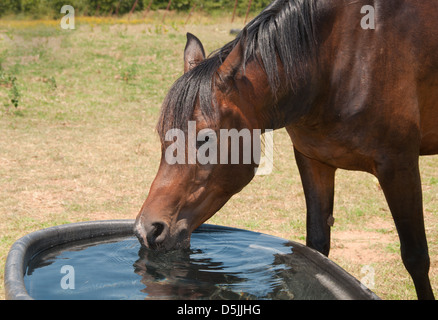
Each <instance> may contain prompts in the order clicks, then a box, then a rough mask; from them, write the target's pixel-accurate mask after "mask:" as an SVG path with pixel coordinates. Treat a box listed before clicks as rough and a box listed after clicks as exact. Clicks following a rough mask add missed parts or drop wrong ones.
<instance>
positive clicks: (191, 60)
mask: <svg viewBox="0 0 438 320" xmlns="http://www.w3.org/2000/svg"><path fill="white" fill-rule="evenodd" d="M204 59H205V51H204V47H203V46H202V43H201V41H199V39H198V38H196V37H195V36H194V35H193V34H191V33H187V43H186V47H185V49H184V73H186V72H187V71H190V70H191V69H193V68H194V67H196V66H197V65H198V64H199V63H201V62H202V61H203V60H204Z"/></svg>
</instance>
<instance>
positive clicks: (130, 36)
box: [0, 17, 438, 299]
mask: <svg viewBox="0 0 438 320" xmlns="http://www.w3.org/2000/svg"><path fill="white" fill-rule="evenodd" d="M170 19H171V17H169V23H168V24H167V25H166V26H164V25H161V24H160V23H149V24H123V23H119V24H110V23H105V24H103V23H101V24H98V23H97V22H96V23H93V24H91V25H90V24H85V23H78V28H77V29H76V30H74V31H63V30H60V29H59V28H57V27H53V26H51V25H37V26H32V27H25V26H23V25H21V27H15V26H13V25H12V26H11V25H8V24H5V23H4V24H0V62H1V64H2V67H3V72H4V73H5V74H8V75H15V76H16V78H17V87H18V90H19V92H20V99H19V106H18V108H17V109H16V108H15V107H14V106H12V105H11V102H10V95H11V87H10V86H6V85H5V86H0V137H1V138H0V244H1V247H0V298H4V293H3V267H4V262H5V259H6V255H7V252H8V250H9V247H10V246H11V245H12V243H13V242H14V241H15V240H16V239H18V238H19V237H21V236H23V235H24V234H27V233H29V232H31V231H34V230H37V229H41V228H43V227H48V226H53V225H58V224H61V223H69V222H75V221H83V220H99V219H117V218H135V216H136V214H137V212H138V210H139V209H140V207H141V205H142V203H143V201H144V199H145V197H146V194H147V191H148V187H149V185H150V183H151V181H152V179H153V178H154V176H155V173H156V169H157V165H158V162H159V150H160V146H159V141H158V138H157V137H156V134H155V131H154V127H155V122H156V119H157V116H158V110H159V106H160V104H161V101H162V99H163V97H164V95H165V93H166V92H167V89H168V88H169V86H170V85H171V83H172V82H173V81H174V80H175V79H176V78H177V77H178V75H180V74H181V72H182V51H183V48H184V45H185V32H187V31H190V32H192V33H194V34H197V35H198V36H199V37H200V39H202V40H203V41H205V45H206V49H207V51H211V50H213V49H216V48H218V47H219V46H221V45H222V44H224V43H225V42H227V41H229V40H231V36H230V35H229V34H228V31H229V29H230V28H233V27H241V25H239V24H238V23H236V24H235V25H230V24H229V23H222V24H219V23H217V24H214V23H212V22H210V23H204V22H203V21H201V20H199V21H195V20H194V21H193V23H192V24H189V25H186V26H185V25H184V23H183V22H181V20H182V19H180V20H178V19H174V20H172V21H170ZM274 143H275V153H274V165H275V167H274V172H273V173H272V174H271V175H268V176H261V177H256V178H255V179H254V181H253V182H252V183H251V184H250V185H249V186H248V187H247V188H245V189H244V190H243V191H242V192H241V193H240V194H238V195H236V196H235V197H233V198H232V199H231V201H230V202H229V203H228V204H227V205H226V206H225V207H224V208H223V209H222V210H221V211H220V212H219V213H217V214H216V215H215V216H214V217H213V218H212V219H211V221H210V223H216V224H223V225H228V226H235V227H241V228H247V229H250V230H257V231H262V232H266V233H269V234H274V235H277V236H281V237H284V238H288V239H291V240H295V241H299V242H304V239H305V203H304V195H303V191H302V187H301V183H300V178H299V175H298V170H297V168H296V165H295V163H294V157H293V152H292V145H291V142H290V141H289V138H288V136H287V134H286V132H285V131H284V130H280V131H278V132H276V133H275V138H274ZM421 164H422V166H421V167H422V175H423V184H424V186H423V188H424V201H425V204H424V206H425V218H426V226H427V235H428V238H429V246H430V252H431V257H432V268H431V272H430V275H431V279H432V282H433V285H434V289H435V292H438V287H437V286H438V261H437V257H438V234H437V230H438V229H437V223H438V176H437V174H436V172H437V168H438V157H429V158H424V159H422V160H421ZM335 218H336V222H335V226H334V227H333V234H332V237H333V242H332V244H333V246H332V247H333V249H332V253H331V258H332V259H333V260H334V261H335V262H337V263H338V264H339V265H341V266H342V267H343V268H345V269H346V270H347V271H349V272H350V273H352V274H353V275H355V276H356V277H357V278H359V279H360V278H362V277H363V276H364V275H363V274H362V273H361V268H362V267H363V266H364V265H371V266H372V267H373V268H374V269H375V275H376V279H375V284H376V287H375V289H374V291H375V292H376V293H377V294H378V295H379V296H381V297H382V298H386V299H414V298H415V291H414V289H413V285H412V283H411V280H410V278H409V276H408V274H407V272H406V271H405V269H404V267H403V265H402V263H401V259H400V258H399V246H398V239H397V234H396V232H395V228H394V225H393V223H392V219H391V215H390V212H389V211H388V208H387V205H386V202H385V200H384V198H383V195H382V193H381V190H380V189H379V187H378V185H377V184H376V182H375V180H374V178H373V177H371V176H369V175H367V174H364V173H359V172H345V171H339V172H338V175H337V185H336V203H335Z"/></svg>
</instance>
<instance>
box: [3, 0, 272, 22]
mask: <svg viewBox="0 0 438 320" xmlns="http://www.w3.org/2000/svg"><path fill="white" fill-rule="evenodd" d="M135 1H136V0H1V1H0V16H4V15H8V14H15V15H17V14H21V15H25V16H30V17H33V18H40V17H58V16H59V11H60V10H61V7H62V6H63V5H65V4H69V5H71V6H73V7H74V8H75V12H76V13H78V14H81V15H109V14H111V15H115V14H116V13H117V14H119V15H120V14H126V13H128V12H129V11H130V10H131V9H132V7H133V5H134V3H135ZM249 1H250V0H238V4H237V9H236V13H237V14H239V15H243V14H245V13H246V10H247V8H248V4H249ZM270 2H271V0H253V1H252V4H251V12H259V11H261V9H263V8H264V7H266V6H267V5H268V4H269V3H270ZM168 3H169V0H152V3H151V0H138V1H137V5H136V6H135V11H142V10H145V9H146V8H148V6H149V4H151V10H159V9H166V7H167V5H168ZM195 4H196V8H197V9H198V10H199V9H200V10H203V11H205V12H208V13H212V12H216V11H224V10H226V11H230V12H231V11H232V10H233V8H234V4H235V1H234V0H208V1H205V0H172V3H171V6H170V9H171V10H178V11H190V10H191V8H192V7H193V6H194V5H195Z"/></svg>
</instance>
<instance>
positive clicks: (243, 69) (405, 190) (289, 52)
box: [135, 0, 438, 299]
mask: <svg viewBox="0 0 438 320" xmlns="http://www.w3.org/2000/svg"><path fill="white" fill-rule="evenodd" d="M370 4H371V5H372V6H369V5H370ZM364 8H365V9H367V10H364ZM364 19H365V20H364ZM184 71H185V73H184V74H183V76H181V78H179V79H178V80H177V81H176V82H175V84H174V85H173V86H172V88H171V89H170V91H169V93H168V95H167V97H166V99H165V101H164V104H163V108H162V113H161V116H160V120H159V123H158V133H159V135H160V137H161V142H162V160H161V163H160V167H159V170H158V173H157V176H156V178H155V180H154V182H153V184H152V186H151V189H150V192H149V195H148V197H147V199H146V201H145V203H144V205H143V207H142V208H141V211H140V213H139V214H138V216H137V220H136V225H135V232H136V234H137V235H138V237H139V239H140V241H141V242H142V243H143V244H144V245H145V246H147V247H150V248H153V249H157V248H163V249H173V248H184V247H188V246H189V244H190V234H191V232H192V231H193V230H194V229H195V228H197V227H198V226H199V225H200V224H202V223H203V222H204V221H206V220H207V219H209V218H210V217H211V216H212V215H213V214H214V213H215V212H217V211H218V210H219V209H220V208H221V207H222V206H223V205H224V204H225V203H226V202H227V201H228V199H230V198H231V196H232V195H233V194H236V193H237V192H239V191H240V190H241V189H242V188H243V187H244V186H245V185H246V184H248V183H249V182H250V181H251V179H252V178H253V176H254V168H255V167H256V165H257V163H258V162H257V161H258V159H257V157H256V156H254V157H253V158H252V159H251V162H250V163H242V162H240V163H234V164H230V163H229V162H227V161H225V162H224V161H219V160H223V159H225V160H227V155H226V152H227V151H229V150H231V147H229V150H224V148H220V151H218V152H217V154H214V153H213V150H214V149H213V148H211V149H210V152H212V154H213V155H215V156H216V157H217V159H219V160H218V161H209V162H207V163H205V162H204V163H200V162H199V161H197V160H196V159H195V161H194V159H193V156H191V155H190V153H191V152H193V151H195V152H199V151H200V150H201V148H203V147H204V148H205V146H206V145H208V146H209V148H210V147H212V146H213V145H217V146H219V145H220V143H221V142H223V141H225V140H229V138H223V137H222V136H220V134H219V133H220V132H221V131H220V130H221V129H228V130H231V129H237V131H238V132H240V131H241V130H243V129H249V131H250V132H251V134H252V135H254V133H253V132H255V130H254V129H260V130H262V131H264V130H267V129H274V130H275V129H278V128H283V127H285V128H286V129H287V131H288V133H289V135H290V137H291V140H292V142H293V146H294V150H295V156H296V162H297V164H298V168H299V171H300V175H301V179H302V183H303V187H304V192H305V198H306V204H307V245H308V246H309V247H312V248H314V249H316V250H318V251H320V252H322V253H323V254H325V255H328V253H329V249H330V224H331V223H330V222H331V220H332V219H333V217H332V214H333V197H334V178H335V171H336V169H337V168H342V169H347V170H360V171H365V172H369V173H371V174H373V175H375V176H376V177H377V178H378V180H379V182H380V185H381V187H382V189H383V192H384V194H385V197H386V200H387V202H388V205H389V208H390V210H391V213H392V216H393V219H394V221H395V225H396V227H397V231H398V234H399V238H400V243H401V254H402V259H403V262H404V265H405V266H406V268H407V270H408V271H409V273H410V275H411V276H412V278H413V281H414V283H415V287H416V290H417V294H418V297H419V298H422V299H433V298H434V296H433V292H432V288H431V285H430V281H429V276H428V272H429V264H430V262H429V255H428V248H427V241H426V235H425V228H424V221H423V205H422V189H421V181H420V173H419V164H418V160H419V156H420V155H431V154H437V153H438V2H437V1H416V0H374V1H369V0H319V1H317V0H276V1H274V2H273V3H272V4H271V5H269V6H268V7H267V8H266V9H265V10H264V11H263V12H261V14H260V15H258V16H257V17H256V18H255V19H254V20H253V21H251V22H250V23H249V24H248V25H247V26H246V27H245V29H244V30H243V31H242V32H241V33H240V34H239V35H238V36H237V38H236V39H235V40H234V41H232V42H230V43H229V44H227V45H225V46H224V47H223V48H221V49H219V50H218V51H216V52H215V53H213V54H212V55H211V56H210V57H208V58H205V54H204V49H203V47H202V44H201V42H200V41H199V40H198V39H197V38H196V37H195V36H193V35H190V34H188V36H187V44H186V48H185V51H184ZM189 121H196V122H195V123H196V125H195V129H193V128H192V130H191V131H192V132H191V133H190V128H189V125H188V124H189ZM192 123H194V122H192ZM172 129H177V131H172ZM178 130H179V131H178ZM194 130H195V132H193V131H194ZM169 132H170V134H169ZM175 132H176V133H183V134H182V135H181V134H179V135H177V134H175ZM259 132H260V131H259ZM190 135H192V136H193V135H194V136H196V142H195V143H193V141H192V140H193V139H192V140H191V139H190ZM184 138H187V139H184ZM190 141H192V142H190ZM177 143H179V146H182V147H187V148H185V149H188V150H186V151H185V154H184V155H183V157H180V158H178V159H179V160H185V162H184V161H176V162H175V161H173V162H172V161H171V163H169V161H168V156H169V155H175V153H177V152H179V151H180V149H178V148H176V147H175V146H176V144H177ZM251 144H252V142H251V143H250V145H248V143H246V144H241V145H239V148H238V149H237V152H240V155H239V159H240V160H242V155H241V154H242V152H243V151H245V148H248V147H249V148H250V147H251ZM225 145H226V144H225ZM185 149H184V150H185ZM169 150H170V151H169ZM216 150H217V149H216ZM234 151H235V152H236V150H234ZM204 152H205V150H204ZM224 154H225V156H224V157H222V156H223V155H224ZM229 156H230V154H228V157H229ZM190 158H191V159H190ZM215 160H216V159H215Z"/></svg>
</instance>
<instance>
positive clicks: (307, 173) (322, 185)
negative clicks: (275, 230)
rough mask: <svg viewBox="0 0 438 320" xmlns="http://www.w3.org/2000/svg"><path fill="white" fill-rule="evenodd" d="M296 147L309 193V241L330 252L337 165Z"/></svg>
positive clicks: (316, 247) (325, 253) (307, 242)
mask: <svg viewBox="0 0 438 320" xmlns="http://www.w3.org/2000/svg"><path fill="white" fill-rule="evenodd" d="M294 151H295V159H296V162H297V165H298V169H299V171H300V176H301V182H302V184H303V188H304V195H305V197H306V207H307V222H306V228H307V238H306V245H307V246H308V247H310V248H313V249H315V250H317V251H319V252H321V253H322V254H324V255H326V256H328V254H329V251H330V227H331V226H332V225H333V221H334V220H333V199H334V190H335V172H336V168H334V167H331V166H328V165H326V164H324V163H322V162H319V161H317V160H313V159H310V158H308V157H306V156H305V155H303V154H302V153H300V152H299V151H298V150H296V149H294Z"/></svg>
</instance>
